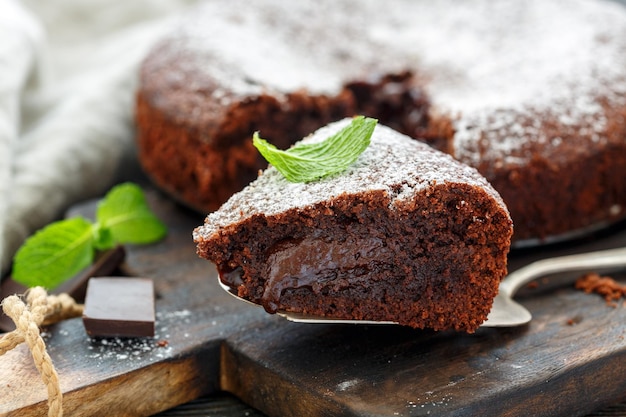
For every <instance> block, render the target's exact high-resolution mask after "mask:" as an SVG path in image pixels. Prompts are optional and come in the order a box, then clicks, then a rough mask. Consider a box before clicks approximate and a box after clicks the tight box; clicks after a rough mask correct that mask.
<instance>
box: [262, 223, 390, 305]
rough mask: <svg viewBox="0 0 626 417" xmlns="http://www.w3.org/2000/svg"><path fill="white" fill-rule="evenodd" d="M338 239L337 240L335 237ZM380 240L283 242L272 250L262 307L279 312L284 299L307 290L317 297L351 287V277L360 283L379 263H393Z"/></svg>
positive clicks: (307, 239)
mask: <svg viewBox="0 0 626 417" xmlns="http://www.w3.org/2000/svg"><path fill="white" fill-rule="evenodd" d="M335 239H336V237H335ZM387 252H389V249H388V248H387V245H386V244H385V242H384V240H383V239H381V238H379V237H371V236H370V237H367V238H365V237H359V236H354V235H352V236H346V237H345V239H342V240H331V239H330V238H329V239H324V238H321V237H318V238H315V237H306V238H304V239H301V240H298V241H293V240H288V241H282V242H280V243H278V244H276V245H274V247H273V248H272V251H271V252H270V255H269V257H268V261H267V280H266V282H265V290H264V292H263V296H262V299H261V304H262V305H263V307H264V308H265V310H267V311H268V312H272V313H273V312H276V311H277V310H278V307H279V303H280V297H281V295H282V294H283V293H284V292H285V291H287V290H289V289H296V288H303V287H307V288H308V289H310V290H311V291H313V292H314V293H316V294H318V293H319V292H320V290H321V289H322V288H324V287H327V286H332V287H333V289H334V290H338V289H341V287H347V286H348V283H349V282H348V277H349V278H350V279H351V280H353V279H355V278H356V279H358V277H360V276H363V275H367V274H369V273H371V272H373V270H375V269H376V268H377V265H376V264H377V260H380V259H393V256H390V254H388V253H387Z"/></svg>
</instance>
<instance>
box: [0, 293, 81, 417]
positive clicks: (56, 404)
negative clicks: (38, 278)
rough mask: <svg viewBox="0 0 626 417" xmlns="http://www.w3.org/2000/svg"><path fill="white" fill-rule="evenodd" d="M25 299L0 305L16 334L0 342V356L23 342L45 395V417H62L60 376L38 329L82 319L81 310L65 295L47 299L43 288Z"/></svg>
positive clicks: (16, 297) (10, 334) (11, 334)
mask: <svg viewBox="0 0 626 417" xmlns="http://www.w3.org/2000/svg"><path fill="white" fill-rule="evenodd" d="M24 298H25V299H26V302H24V301H23V299H22V298H20V297H19V296H17V295H11V296H9V297H7V298H5V299H4V300H3V301H2V303H0V304H1V305H2V309H3V311H4V313H5V314H6V315H7V316H8V317H10V318H11V320H13V322H14V323H15V330H13V331H12V332H10V333H7V334H5V335H4V336H3V337H2V338H0V356H2V355H4V354H5V353H6V352H8V351H10V350H11V349H14V348H15V347H16V346H18V345H19V344H21V343H24V342H25V343H26V344H27V345H28V348H29V349H30V352H31V354H32V356H33V360H34V362H35V367H36V368H37V370H38V371H39V374H40V375H41V379H42V380H43V382H44V384H45V385H46V388H47V391H48V416H49V417H61V416H63V394H62V392H61V386H60V384H59V376H58V374H57V371H56V369H55V368H54V364H53V363H52V359H51V358H50V355H49V354H48V352H47V351H46V344H45V342H44V340H43V338H42V337H41V333H40V331H39V327H40V326H42V325H48V324H53V323H57V322H59V321H61V320H65V319H67V318H72V317H78V316H80V315H82V312H83V306H82V305H80V304H77V303H76V302H75V301H74V299H73V298H72V297H70V296H69V295H67V294H60V295H48V294H47V292H46V290H45V289H43V288H42V287H33V288H30V289H29V290H28V291H27V292H26V294H25V297H24Z"/></svg>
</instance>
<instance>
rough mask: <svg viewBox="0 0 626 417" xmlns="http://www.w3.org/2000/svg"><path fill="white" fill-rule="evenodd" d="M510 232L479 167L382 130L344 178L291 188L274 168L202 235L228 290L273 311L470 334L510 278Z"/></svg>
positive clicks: (200, 244)
mask: <svg viewBox="0 0 626 417" xmlns="http://www.w3.org/2000/svg"><path fill="white" fill-rule="evenodd" d="M347 122H348V121H347V120H344V121H340V122H335V123H332V124H330V125H328V126H326V127H324V128H321V129H320V130H318V131H316V132H315V133H314V134H313V135H311V136H309V137H308V138H306V139H305V140H306V141H307V142H308V143H313V142H315V141H319V140H323V139H325V138H327V137H328V136H330V135H331V134H334V133H335V132H337V131H338V130H339V129H340V128H342V127H343V126H344V125H346V124H347ZM511 234H512V222H511V219H510V217H509V213H508V211H507V209H506V206H505V205H504V203H503V201H502V199H501V198H500V196H499V194H498V193H497V192H496V191H495V190H494V189H493V188H492V187H491V185H489V183H488V182H487V181H486V180H485V179H484V178H483V177H482V176H481V175H480V174H479V173H478V172H477V171H476V170H475V169H474V168H471V167H468V166H466V165H464V164H461V163H459V162H457V161H455V160H454V159H453V158H452V157H450V156H449V155H446V154H444V153H442V152H439V151H437V150H435V149H433V148H431V147H429V146H428V145H425V144H423V143H420V142H418V141H415V140H413V139H411V138H409V137H408V136H405V135H402V134H400V133H398V132H396V131H394V130H392V129H390V128H388V127H385V126H381V125H378V126H377V127H376V129H375V130H374V133H373V135H372V138H371V143H370V145H369V147H368V148H367V149H366V150H365V152H363V153H362V154H361V155H360V156H359V158H358V159H357V160H356V162H355V163H354V164H352V165H351V166H350V167H349V168H348V169H347V170H346V171H345V172H343V173H340V174H337V175H334V176H331V177H328V178H325V179H322V180H319V181H315V182H309V183H293V182H289V181H288V180H287V179H285V178H284V177H283V176H282V174H281V173H280V172H278V171H277V170H276V169H275V168H274V167H273V166H270V167H269V168H268V169H267V170H265V171H264V172H262V174H260V175H259V177H258V178H257V179H256V180H255V181H253V182H252V183H251V184H250V185H248V186H247V187H245V188H244V189H243V190H242V191H240V192H238V193H236V194H234V195H233V196H232V197H231V198H230V199H229V200H228V201H227V202H226V203H225V204H224V205H223V206H222V207H221V208H220V209H219V210H217V211H215V212H213V213H210V214H209V215H208V216H207V218H206V220H205V223H204V225H202V226H200V227H198V228H196V229H195V231H194V234H193V236H194V240H195V242H196V243H197V250H198V253H199V255H200V256H202V257H204V258H206V259H209V260H211V261H212V262H214V263H215V264H216V265H217V268H218V271H219V274H220V279H221V280H222V282H223V283H224V284H226V285H228V286H230V287H233V288H234V289H236V291H237V294H238V295H239V296H240V297H242V298H245V299H247V300H249V301H252V302H254V303H257V304H260V305H262V306H263V307H264V308H265V309H266V310H267V311H268V312H271V313H275V312H278V311H287V312H296V313H304V314H307V315H314V316H323V317H332V318H340V319H357V320H372V321H393V322H397V323H399V324H401V325H406V326H411V327H414V328H432V329H436V330H444V329H456V330H462V331H467V332H473V331H475V330H476V328H478V326H479V325H480V324H481V323H482V322H483V321H484V320H485V319H486V317H487V314H488V313H489V311H490V309H491V305H492V301H493V298H494V297H495V295H496V293H497V292H498V285H499V283H500V280H501V279H502V278H503V277H504V275H505V274H506V262H507V253H508V250H509V246H510V239H511Z"/></svg>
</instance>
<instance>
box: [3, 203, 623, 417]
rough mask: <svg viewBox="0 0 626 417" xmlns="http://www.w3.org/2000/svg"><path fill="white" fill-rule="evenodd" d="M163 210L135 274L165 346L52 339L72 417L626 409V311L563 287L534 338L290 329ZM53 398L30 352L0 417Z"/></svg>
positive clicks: (529, 256)
mask: <svg viewBox="0 0 626 417" xmlns="http://www.w3.org/2000/svg"><path fill="white" fill-rule="evenodd" d="M149 197H150V202H151V204H152V205H153V208H154V209H155V210H156V211H157V213H158V214H159V216H160V217H161V218H162V219H163V220H165V221H166V223H167V224H168V225H169V228H170V229H169V230H170V233H169V235H168V237H167V238H166V239H165V240H164V241H162V242H160V243H159V244H156V245H152V246H145V247H128V248H127V253H128V254H127V260H126V264H125V265H124V270H125V271H126V273H127V274H129V275H138V276H145V277H151V278H153V279H154V280H155V285H156V290H157V293H158V294H157V302H156V307H157V324H156V332H157V335H156V337H155V338H154V339H127V340H124V339H90V338H89V337H88V336H87V334H86V333H85V330H84V327H83V324H82V320H80V319H72V320H67V321H65V322H62V323H59V324H57V325H54V326H51V327H49V328H47V329H46V336H45V341H46V343H47V346H48V351H49V353H50V355H51V357H52V360H53V362H54V364H55V366H56V368H57V370H58V373H59V377H60V380H61V386H62V389H63V392H64V402H63V404H64V410H65V415H68V416H72V415H80V416H89V415H94V416H96V415H97V416H101V415H107V416H129V415H143V416H147V415H151V414H153V413H156V412H158V411H161V410H164V409H168V408H170V407H172V406H175V405H177V404H181V403H184V402H187V401H189V400H191V399H193V398H197V397H199V396H202V395H205V394H208V393H212V392H216V391H219V390H225V391H229V392H231V393H233V394H235V395H237V396H238V397H239V398H241V399H242V400H243V401H245V402H246V403H248V404H250V405H252V406H253V407H255V408H258V409H260V410H262V411H263V412H265V413H266V414H268V415H269V416H289V415H293V416H335V415H342V416H421V415H454V416H475V415H481V416H528V415H535V416H540V415H562V416H572V415H582V414H585V413H587V412H590V411H593V410H596V409H599V408H601V407H604V406H607V405H610V404H613V403H616V402H618V401H620V400H623V399H625V398H626V339H625V336H626V306H625V305H624V303H620V304H619V305H618V306H617V307H610V306H607V305H606V304H605V302H604V300H603V299H601V298H600V297H599V296H597V295H589V294H584V293H582V292H579V291H576V290H574V289H573V287H572V285H562V279H563V277H562V276H561V277H554V278H553V279H552V280H545V279H544V280H540V284H541V285H540V286H539V288H536V289H533V290H529V291H526V294H523V295H521V296H520V297H519V300H520V301H522V302H523V303H524V304H525V305H526V306H527V307H528V308H529V309H530V310H531V312H532V314H533V317H534V319H533V321H532V322H531V323H530V324H529V325H527V326H524V327H520V328H513V329H486V328H485V329H479V331H477V332H476V333H475V334H472V335H467V334H457V333H454V332H442V333H435V332H432V331H420V330H413V329H409V328H403V327H399V326H384V325H379V326H377V325H369V326H355V325H326V324H296V323H290V322H288V321H286V320H285V319H282V318H280V317H277V316H273V315H268V314H266V313H265V312H264V311H263V310H262V309H261V308H257V307H254V306H250V305H247V304H245V303H242V302H239V301H237V300H235V299H234V298H232V297H231V296H230V295H228V294H226V293H225V292H224V291H223V290H222V289H221V288H220V287H219V286H218V285H217V277H216V272H215V269H214V268H213V267H212V265H211V264H210V263H209V262H207V261H204V260H201V259H199V258H198V257H197V256H196V254H195V247H194V244H193V242H192V239H191V231H192V229H193V228H194V227H195V226H197V225H199V224H201V223H202V221H203V216H201V215H198V214H197V213H194V212H190V211H187V210H185V209H183V208H181V207H179V206H178V205H176V204H175V203H174V202H172V201H171V200H170V199H168V198H166V197H162V196H161V195H160V194H158V193H156V192H150V193H149ZM92 207H93V204H87V205H85V206H84V207H80V208H79V212H88V211H89V210H90V209H91V208H92ZM620 245H626V228H624V227H620V228H619V229H618V230H614V231H612V232H611V233H607V234H605V235H604V236H600V237H597V238H595V239H590V240H587V241H584V242H577V243H576V244H568V245H561V246H555V247H551V248H542V249H540V250H526V251H517V252H516V253H514V254H513V255H512V257H511V267H512V269H515V268H517V267H519V266H521V265H523V264H525V263H528V262H529V261H531V260H534V259H537V258H541V257H546V256H552V255H557V254H563V253H572V252H576V251H584V250H589V249H599V248H603V247H615V246H620ZM614 277H616V278H620V279H621V280H624V279H625V278H626V276H625V275H623V274H622V275H614ZM544 281H545V282H544ZM546 283H547V285H544V284H546ZM555 283H556V284H555ZM555 286H556V288H555ZM46 395H47V394H46V390H45V388H44V386H43V383H42V382H41V379H40V378H39V375H38V374H37V371H36V370H35V367H34V366H33V361H32V358H31V357H30V354H29V352H28V351H27V349H26V348H25V347H24V346H20V347H19V348H17V349H16V350H14V351H11V352H9V353H8V354H6V355H5V356H3V357H0V415H2V416H41V415H45V414H46V412H47V411H46V398H47V397H46Z"/></svg>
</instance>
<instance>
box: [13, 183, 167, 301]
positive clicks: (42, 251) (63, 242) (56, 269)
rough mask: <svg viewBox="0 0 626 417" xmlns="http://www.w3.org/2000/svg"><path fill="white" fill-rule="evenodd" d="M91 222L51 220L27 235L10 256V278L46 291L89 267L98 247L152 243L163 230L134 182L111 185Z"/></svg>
mask: <svg viewBox="0 0 626 417" xmlns="http://www.w3.org/2000/svg"><path fill="white" fill-rule="evenodd" d="M96 219H97V221H96V222H95V223H91V222H90V221H88V220H86V219H83V218H82V217H76V218H73V219H67V220H61V221H58V222H55V223H51V224H50V225H48V226H46V227H45V228H43V229H41V230H40V231H38V232H37V233H35V234H34V235H33V236H31V237H30V238H28V239H27V240H26V242H24V244H23V245H22V247H21V248H20V249H19V250H18V251H17V253H16V254H15V258H14V259H13V271H12V275H13V279H14V280H15V281H17V282H19V283H21V284H23V285H26V286H28V287H34V286H37V285H41V286H43V287H46V288H48V289H53V288H55V287H57V286H59V285H60V284H61V283H62V282H63V281H65V280H67V279H69V278H71V277H72V276H74V275H76V274H77V273H78V272H80V271H81V270H83V269H84V268H86V267H88V266H89V265H90V264H91V263H92V262H93V259H94V252H95V251H96V250H106V249H110V248H112V247H114V246H115V245H117V244H121V243H135V244H143V243H152V242H155V241H156V240H158V239H161V238H162V237H163V236H165V234H166V233H167V229H166V227H165V225H164V224H163V223H162V222H161V221H160V220H159V219H158V218H157V217H156V216H155V215H154V214H153V213H152V212H151V211H150V209H149V207H148V205H147V203H146V199H145V197H144V195H143V191H142V190H141V188H139V187H138V186H137V185H135V184H131V183H126V184H121V185H118V186H117V187H114V188H112V189H111V191H109V193H107V195H106V196H105V197H104V199H103V200H102V201H101V202H100V204H99V205H98V208H97V211H96Z"/></svg>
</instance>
